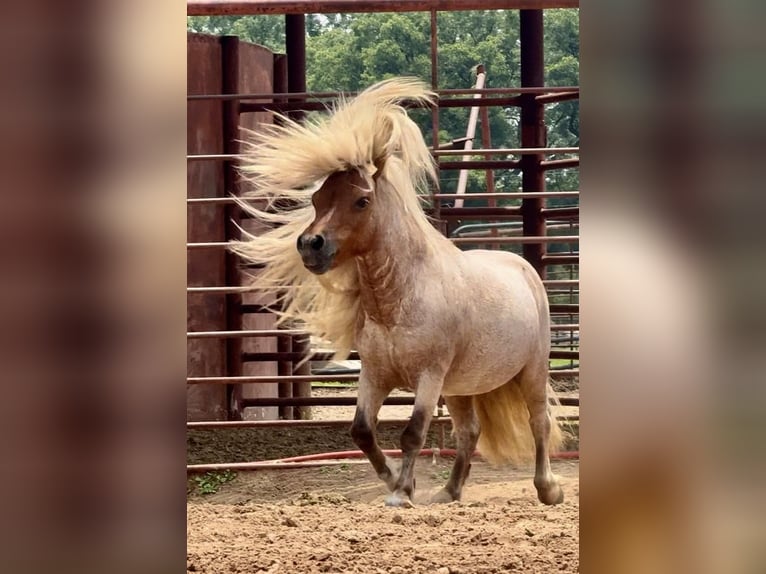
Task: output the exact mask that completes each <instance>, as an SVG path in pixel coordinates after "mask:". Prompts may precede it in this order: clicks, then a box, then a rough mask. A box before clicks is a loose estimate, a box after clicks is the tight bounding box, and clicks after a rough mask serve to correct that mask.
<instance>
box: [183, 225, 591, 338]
mask: <svg viewBox="0 0 766 574" xmlns="http://www.w3.org/2000/svg"><path fill="white" fill-rule="evenodd" d="M478 242H479V243H482V242H484V243H486V242H487V241H486V240H485V239H482V240H478ZM579 284H580V280H579V279H546V280H544V281H543V285H545V286H546V287H570V286H571V287H574V286H577V285H579ZM267 290H269V291H276V289H267ZM282 290H284V289H282ZM257 291H261V290H259V289H257V288H254V287H187V288H186V292H187V294H220V295H225V294H228V293H249V292H257ZM564 293H569V291H564ZM280 332H281V333H284V331H280Z"/></svg>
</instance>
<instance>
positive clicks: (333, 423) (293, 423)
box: [186, 416, 452, 430]
mask: <svg viewBox="0 0 766 574" xmlns="http://www.w3.org/2000/svg"><path fill="white" fill-rule="evenodd" d="M351 422H352V421H351V419H348V420H345V419H330V420H323V421H314V420H273V421H196V422H187V423H186V428H187V429H189V430H196V429H216V428H235V429H237V428H294V427H300V428H321V427H347V426H349V425H351ZM409 422H410V419H381V420H378V423H377V426H378V427H387V426H400V425H406V424H407V423H409ZM451 422H452V419H451V418H450V417H448V416H442V417H439V416H434V417H433V418H432V419H431V424H433V423H436V424H445V423H451Z"/></svg>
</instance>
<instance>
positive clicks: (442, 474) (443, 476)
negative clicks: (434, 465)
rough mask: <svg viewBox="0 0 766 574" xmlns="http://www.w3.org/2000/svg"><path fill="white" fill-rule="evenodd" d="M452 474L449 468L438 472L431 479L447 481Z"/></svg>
mask: <svg viewBox="0 0 766 574" xmlns="http://www.w3.org/2000/svg"><path fill="white" fill-rule="evenodd" d="M450 472H451V471H450V469H449V468H445V469H444V470H437V471H436V472H434V473H433V474H432V475H431V478H433V479H436V480H447V479H449V475H450Z"/></svg>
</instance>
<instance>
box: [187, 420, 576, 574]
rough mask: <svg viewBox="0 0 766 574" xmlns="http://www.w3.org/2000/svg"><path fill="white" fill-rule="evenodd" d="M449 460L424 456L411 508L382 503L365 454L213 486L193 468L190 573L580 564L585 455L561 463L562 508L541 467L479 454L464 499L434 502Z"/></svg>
mask: <svg viewBox="0 0 766 574" xmlns="http://www.w3.org/2000/svg"><path fill="white" fill-rule="evenodd" d="M318 414H319V413H318ZM320 416H321V415H320ZM400 432H401V429H397V428H390V429H384V430H383V432H382V433H381V436H380V439H381V440H380V442H381V445H382V446H383V447H384V448H396V446H397V444H398V436H399V433H400ZM446 436H447V441H446V444H445V446H446V447H447V448H450V447H453V444H452V440H451V437H450V436H449V432H447V434H446ZM437 438H438V437H437V435H436V434H435V432H434V431H433V430H432V431H431V433H429V439H428V440H427V442H426V446H433V445H435V444H436V441H437ZM187 444H188V448H189V456H188V460H189V462H190V463H201V462H224V461H229V462H233V461H247V460H267V459H273V458H279V457H288V456H295V455H300V454H311V453H318V452H328V451H339V450H349V449H354V448H355V447H354V445H353V443H352V442H351V439H350V437H349V436H348V429H345V428H344V429H337V428H335V429H328V428H324V429H323V428H308V429H273V428H271V429H262V428H259V429H238V430H224V431H222V430H216V431H202V430H200V431H190V432H189V436H188V442H187ZM575 448H576V447H575ZM451 463H452V459H450V458H446V457H445V458H432V457H421V458H420V459H419V460H418V463H417V466H416V477H417V491H416V500H415V502H416V507H415V508H412V509H398V508H387V507H385V506H384V505H383V499H384V497H385V496H386V494H387V491H386V488H385V486H384V485H383V483H382V482H380V481H379V480H378V478H377V477H376V476H375V473H374V471H373V470H372V468H371V467H370V465H369V463H367V462H366V461H365V462H361V461H360V462H357V461H348V462H347V463H344V464H342V465H338V466H328V467H317V468H305V469H290V470H269V471H258V472H238V473H236V474H235V475H234V474H231V475H229V476H233V477H234V478H233V479H232V480H230V481H228V482H225V483H224V484H221V485H219V486H217V492H215V493H213V494H207V495H202V494H200V491H199V488H198V485H197V484H196V483H195V481H194V479H193V478H191V479H190V481H189V495H188V502H187V572H204V573H210V574H224V573H232V572H241V573H247V574H267V573H268V574H277V573H279V574H287V573H304V572H306V573H315V572H328V573H352V572H353V573H358V574H368V573H371V574H384V573H385V574H409V573H434V574H474V573H475V574H484V573H497V572H528V573H534V574H540V573H547V572H578V571H579V555H578V548H579V545H578V537H579V521H578V510H579V480H578V462H577V461H571V460H567V461H553V470H554V472H555V473H556V474H558V475H559V476H560V477H561V481H562V485H563V488H564V495H565V501H564V503H563V504H561V505H558V506H554V507H549V506H544V505H542V504H540V503H539V502H538V501H537V497H536V494H535V489H534V486H533V484H532V476H533V470H532V469H531V468H524V469H513V468H500V469H499V468H493V467H491V466H489V465H488V464H486V463H485V462H483V461H482V460H481V459H475V460H474V461H473V467H472V470H471V476H470V477H469V479H468V483H467V485H466V487H465V489H464V492H463V500H462V501H461V502H459V503H452V504H449V505H429V504H428V499H429V498H430V495H431V494H433V493H434V492H436V491H437V490H438V489H439V488H441V487H442V486H443V485H444V483H445V481H446V478H447V475H448V474H449V469H450V466H451ZM198 478H199V477H198Z"/></svg>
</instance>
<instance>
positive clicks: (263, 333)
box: [186, 329, 308, 339]
mask: <svg viewBox="0 0 766 574" xmlns="http://www.w3.org/2000/svg"><path fill="white" fill-rule="evenodd" d="M288 335H306V336H308V333H307V332H306V331H302V330H300V329H263V330H242V331H190V332H188V333H186V336H187V338H189V339H228V338H231V337H282V336H288Z"/></svg>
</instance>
